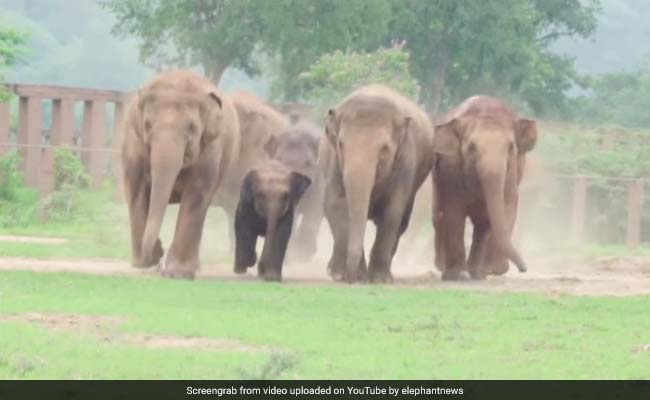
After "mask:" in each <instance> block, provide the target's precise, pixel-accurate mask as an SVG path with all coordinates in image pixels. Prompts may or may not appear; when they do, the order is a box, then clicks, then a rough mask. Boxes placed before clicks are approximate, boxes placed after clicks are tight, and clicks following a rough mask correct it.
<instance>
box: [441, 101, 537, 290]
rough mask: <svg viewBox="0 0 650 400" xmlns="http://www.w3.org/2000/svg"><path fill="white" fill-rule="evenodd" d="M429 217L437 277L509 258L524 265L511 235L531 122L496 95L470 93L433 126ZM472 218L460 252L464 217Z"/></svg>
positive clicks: (531, 139)
mask: <svg viewBox="0 0 650 400" xmlns="http://www.w3.org/2000/svg"><path fill="white" fill-rule="evenodd" d="M435 132H436V133H435V140H434V151H435V166H434V168H433V172H432V174H433V181H434V186H435V189H434V197H435V200H434V204H435V210H434V217H433V225H434V230H435V249H436V256H435V257H436V260H435V264H436V267H437V268H438V269H439V270H440V271H442V279H443V280H462V279H466V274H465V270H467V271H468V272H469V275H470V277H471V278H473V279H484V278H485V277H486V275H488V274H503V273H505V272H507V270H508V261H512V262H513V263H514V264H515V265H516V266H517V268H518V269H519V271H521V272H524V271H526V269H527V266H526V263H525V261H524V259H523V258H522V256H521V254H520V253H519V252H518V251H517V249H516V248H515V247H514V246H513V244H512V242H511V239H510V236H511V235H512V231H513V228H514V224H515V219H516V217H517V204H518V187H519V183H520V182H521V178H522V175H523V171H524V167H525V162H526V154H527V153H528V152H530V151H531V150H532V149H533V148H534V147H535V143H536V141H537V126H536V122H535V121H534V120H531V119H526V118H520V117H518V116H517V114H515V113H514V112H513V111H512V110H511V109H510V108H509V107H508V106H506V105H505V104H504V103H502V102H501V101H500V100H498V99H496V98H493V97H489V96H474V97H471V98H469V99H467V100H465V101H464V102H463V103H461V104H460V105H459V106H457V107H456V108H454V109H452V110H451V111H449V112H448V113H447V114H446V115H444V116H443V117H442V118H441V119H440V120H439V121H438V123H437V124H436V127H435ZM468 217H469V219H470V221H471V222H472V225H473V228H474V229H473V233H472V245H471V248H470V253H469V257H468V259H467V260H466V259H465V244H464V232H465V220H466V218H468Z"/></svg>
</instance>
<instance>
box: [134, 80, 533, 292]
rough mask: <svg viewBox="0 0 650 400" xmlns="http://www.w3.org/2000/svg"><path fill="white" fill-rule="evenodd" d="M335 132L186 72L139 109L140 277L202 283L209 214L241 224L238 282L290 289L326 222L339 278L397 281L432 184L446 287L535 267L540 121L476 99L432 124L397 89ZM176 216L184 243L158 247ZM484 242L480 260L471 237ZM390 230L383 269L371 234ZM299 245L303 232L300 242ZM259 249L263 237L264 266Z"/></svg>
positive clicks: (351, 114) (153, 90)
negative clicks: (530, 196) (526, 252)
mask: <svg viewBox="0 0 650 400" xmlns="http://www.w3.org/2000/svg"><path fill="white" fill-rule="evenodd" d="M324 125H325V127H324V129H321V128H319V127H317V126H316V125H315V124H314V123H311V122H309V121H307V120H299V121H293V120H292V121H291V123H287V122H286V118H285V116H284V115H283V114H281V113H280V112H278V111H277V110H275V109H274V108H273V107H271V106H270V105H268V104H266V103H264V102H263V101H261V100H260V99H258V98H257V97H255V96H254V95H252V94H248V93H243V92H236V93H231V94H226V93H223V92H222V91H220V90H219V89H217V88H216V87H215V86H214V85H213V84H212V83H211V82H210V81H209V80H208V79H206V78H204V77H202V76H200V75H198V74H196V73H194V72H191V71H186V70H175V71H170V72H166V73H162V74H160V75H158V76H157V77H155V78H154V79H153V80H152V81H151V82H149V83H148V84H146V85H145V86H143V87H142V88H140V89H139V90H138V92H137V94H136V95H135V96H134V97H133V99H132V100H131V102H130V104H129V107H128V109H127V112H126V116H125V119H124V125H123V138H124V141H123V148H122V166H123V174H124V184H125V196H126V202H127V205H128V209H129V219H130V227H131V243H132V254H133V265H134V266H136V267H140V268H145V267H151V266H155V265H158V264H162V274H163V275H164V276H167V277H172V278H193V277H194V275H195V273H196V271H197V270H198V268H199V245H200V242H201V234H202V231H203V224H204V222H205V218H206V214H207V210H208V207H210V206H211V205H215V206H219V207H222V208H223V209H224V210H225V212H226V214H227V215H228V225H229V230H228V232H229V234H230V242H231V250H232V252H233V253H234V260H235V261H234V272H235V273H239V274H241V273H245V272H246V271H247V270H248V268H250V267H253V266H255V265H256V264H257V270H258V275H259V276H260V277H261V278H263V279H265V280H271V281H279V280H281V279H282V265H283V263H284V260H285V255H286V256H287V257H290V258H291V259H296V260H302V261H306V260H309V259H311V257H312V256H313V255H314V254H315V252H316V250H317V241H316V237H317V234H318V231H319V228H320V225H321V223H322V220H323V219H325V220H326V221H327V223H328V225H329V228H330V231H331V234H332V237H333V239H334V241H333V248H332V253H331V257H330V260H329V262H328V265H327V270H328V273H329V274H330V276H331V277H332V278H333V279H335V280H342V281H346V282H358V281H367V282H373V283H386V282H391V281H392V279H393V278H392V273H391V263H392V260H393V257H394V255H395V252H396V251H397V248H398V244H399V241H400V237H401V236H402V235H403V234H404V232H405V231H406V230H407V228H408V225H409V220H410V218H411V213H412V211H413V206H414V201H415V196H416V193H417V192H418V190H419V189H420V187H421V186H422V185H423V183H424V182H425V181H427V182H429V180H427V178H428V177H431V178H432V179H431V180H430V182H432V183H433V187H432V188H430V189H423V190H432V193H433V195H432V197H431V202H432V203H433V204H431V206H430V207H431V208H430V209H431V210H433V226H434V230H435V265H436V267H437V268H438V269H439V270H440V271H441V272H442V278H443V279H446V280H462V279H467V278H468V277H471V278H473V279H484V278H485V276H486V275H489V274H503V273H505V272H506V271H507V270H508V264H509V262H512V263H513V264H514V265H516V266H517V268H518V269H519V270H520V271H522V272H523V271H525V270H526V264H525V262H524V260H523V258H522V256H521V255H520V254H519V252H518V251H517V249H516V248H515V247H514V246H513V244H512V242H511V236H512V231H513V228H514V224H515V219H516V216H517V207H518V204H517V203H518V197H519V184H520V182H521V179H522V176H523V172H524V166H525V160H526V154H527V153H528V152H529V151H530V150H532V149H533V147H534V146H535V142H536V140H537V129H536V125H535V121H533V120H529V119H524V118H519V117H518V116H517V115H516V114H515V113H514V112H513V111H511V110H510V109H509V108H508V107H507V106H506V105H504V104H503V103H502V102H500V101H499V100H497V99H495V98H491V97H486V96H475V97H471V98H469V99H467V100H466V101H464V102H463V103H462V104H460V105H459V106H457V107H456V108H454V109H452V110H451V111H449V112H448V113H447V114H446V115H444V116H441V117H438V118H436V119H435V120H434V119H433V118H430V117H429V116H428V115H427V114H426V113H424V112H423V111H422V110H421V109H420V107H419V106H418V105H417V104H415V103H414V102H412V101H411V100H409V99H407V98H406V97H404V96H403V95H401V94H400V93H398V92H396V91H395V90H393V89H390V88H388V87H386V86H383V85H367V86H363V87H361V88H358V89H356V90H355V91H353V92H352V93H351V94H350V95H348V96H347V97H346V98H345V99H343V100H342V101H341V102H340V103H339V104H338V105H336V106H335V107H333V108H331V109H330V110H329V111H328V112H327V115H326V116H325V120H324ZM168 204H179V205H180V208H179V212H178V218H177V221H176V227H175V231H174V238H173V240H172V243H171V245H170V247H169V250H168V251H167V255H166V257H165V259H164V262H161V261H162V259H163V255H164V250H163V247H162V244H161V242H160V239H159V234H160V229H161V225H162V221H163V218H164V214H165V210H166V208H167V205H168ZM467 218H469V220H470V221H471V223H472V224H473V236H472V243H471V248H470V251H469V256H468V257H467V258H466V254H465V253H466V252H465V243H464V231H465V222H466V219H467ZM368 220H371V221H372V222H373V223H374V224H375V225H376V228H377V230H376V235H375V240H374V243H373V245H372V247H371V250H370V253H369V257H368V258H367V259H366V254H365V252H364V247H363V243H364V236H365V230H366V224H367V221H368ZM292 231H295V232H294V234H293V236H292ZM258 237H264V238H265V240H264V246H263V250H262V253H261V255H260V256H259V258H258V256H257V253H256V243H257V239H258Z"/></svg>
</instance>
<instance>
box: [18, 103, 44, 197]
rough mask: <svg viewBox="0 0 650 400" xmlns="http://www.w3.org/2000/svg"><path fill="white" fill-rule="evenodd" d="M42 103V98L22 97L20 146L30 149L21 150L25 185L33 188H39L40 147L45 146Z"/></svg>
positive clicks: (19, 132) (19, 130) (19, 112)
mask: <svg viewBox="0 0 650 400" xmlns="http://www.w3.org/2000/svg"><path fill="white" fill-rule="evenodd" d="M42 108H43V107H42V103H41V98H40V97H21V98H20V108H19V110H18V115H19V120H20V122H19V127H18V144H24V145H27V146H29V147H22V148H20V156H21V162H22V170H23V172H24V174H25V184H26V185H27V186H31V187H33V188H38V187H39V175H40V172H41V151H42V149H41V148H40V147H38V146H41V145H42V144H43V139H42V134H43V133H42V129H43V121H42V120H41V115H42V111H43V110H42Z"/></svg>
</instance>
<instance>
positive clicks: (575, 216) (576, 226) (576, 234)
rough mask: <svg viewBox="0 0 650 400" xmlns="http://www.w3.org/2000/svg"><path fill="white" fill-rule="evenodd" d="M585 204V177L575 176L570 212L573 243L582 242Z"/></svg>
mask: <svg viewBox="0 0 650 400" xmlns="http://www.w3.org/2000/svg"><path fill="white" fill-rule="evenodd" d="M586 206H587V178H586V177H585V176H583V175H579V176H576V177H575V180H574V182H573V210H572V213H571V236H572V239H573V241H574V242H575V243H578V244H579V243H582V241H583V240H584V229H585V209H586Z"/></svg>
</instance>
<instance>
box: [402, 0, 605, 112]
mask: <svg viewBox="0 0 650 400" xmlns="http://www.w3.org/2000/svg"><path fill="white" fill-rule="evenodd" d="M393 7H394V14H395V19H394V21H393V23H392V25H391V32H390V33H389V35H390V37H392V38H395V37H397V38H400V39H405V40H406V42H407V49H408V50H409V51H410V52H411V54H412V55H413V64H412V71H413V74H414V76H415V77H416V78H417V79H418V80H419V81H420V83H421V84H422V87H423V95H424V99H425V100H426V101H427V103H430V104H431V108H432V112H434V113H435V112H436V111H437V109H438V105H439V104H440V103H441V102H442V103H444V104H446V105H447V106H450V105H453V104H455V103H457V102H458V101H459V100H461V99H463V98H465V97H467V96H469V95H471V94H475V93H477V92H483V93H485V94H493V95H498V96H500V97H513V98H520V99H521V103H522V104H523V105H524V106H527V107H530V108H531V109H532V110H533V111H535V112H536V113H551V112H559V111H562V110H563V109H564V105H565V103H566V91H567V89H569V88H570V87H571V86H572V85H574V84H576V83H578V82H577V79H576V76H575V72H574V70H573V62H572V61H571V60H569V59H568V58H566V57H561V56H558V55H556V54H553V53H551V52H550V51H549V46H550V45H551V44H553V43H554V41H555V40H557V39H558V38H560V37H562V36H574V35H578V36H589V35H590V34H591V33H592V32H593V31H594V29H595V27H596V13H597V11H598V10H599V1H598V0H590V1H586V2H582V1H578V0H553V1H543V0H527V1H522V0H486V1H481V2H477V1H454V0H436V1H420V0H406V1H404V0H394V1H393Z"/></svg>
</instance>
